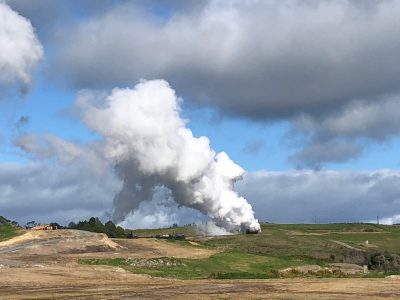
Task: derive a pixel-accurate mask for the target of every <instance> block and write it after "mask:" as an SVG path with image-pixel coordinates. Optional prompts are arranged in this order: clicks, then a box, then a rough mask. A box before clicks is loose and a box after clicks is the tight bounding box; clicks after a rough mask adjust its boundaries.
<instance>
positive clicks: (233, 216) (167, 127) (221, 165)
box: [77, 80, 260, 231]
mask: <svg viewBox="0 0 400 300" xmlns="http://www.w3.org/2000/svg"><path fill="white" fill-rule="evenodd" d="M180 101H181V100H180V99H178V98H177V96H176V95H175V91H174V90H173V89H171V87H170V86H169V84H168V83H167V82H166V81H164V80H153V81H142V82H141V83H139V84H137V85H136V86H135V87H134V88H133V89H130V88H126V89H120V88H115V89H113V90H112V92H111V94H99V93H95V92H93V91H83V92H81V94H80V96H79V97H78V100H77V105H78V107H79V108H80V109H81V110H82V113H83V120H84V122H85V123H86V124H87V125H88V126H89V127H90V128H91V129H93V130H95V131H96V132H98V133H100V134H101V135H102V136H104V138H105V142H106V148H105V152H106V153H105V155H106V157H107V158H109V159H111V160H112V161H113V162H114V163H115V165H116V170H117V174H118V176H119V177H120V178H121V179H122V180H123V188H122V190H121V191H120V192H119V193H118V194H117V195H116V196H115V198H114V206H115V211H114V219H115V221H117V222H121V221H123V220H124V219H125V218H126V217H127V216H128V214H129V213H130V212H132V211H135V209H137V208H138V207H139V205H140V203H141V202H142V201H149V200H151V199H152V197H153V194H154V192H155V191H156V190H157V188H158V187H160V186H161V187H166V188H168V189H169V190H170V191H171V193H172V196H173V198H174V200H175V201H176V202H177V203H178V204H179V205H183V206H186V207H189V208H194V209H196V210H198V211H200V212H202V213H203V214H205V215H207V216H208V217H209V218H210V220H211V221H212V222H214V223H215V224H216V225H217V226H219V227H223V228H225V229H226V230H228V231H245V230H259V229H260V225H259V223H258V221H257V220H256V219H255V218H254V212H253V210H252V207H251V205H250V204H249V203H248V202H247V201H246V199H244V198H243V197H240V196H238V194H237V193H236V192H235V191H233V184H234V183H235V181H237V180H239V179H241V178H242V175H243V172H244V171H243V169H242V168H241V167H240V166H238V165H237V164H235V163H234V162H233V161H232V160H231V159H230V158H229V157H228V155H227V154H226V153H224V152H221V153H218V154H217V153H215V152H214V151H213V150H212V149H211V148H210V143H209V140H208V138H207V137H204V136H202V137H199V138H196V137H194V136H193V134H192V131H191V130H190V129H189V128H187V127H186V121H185V120H183V119H182V118H181V117H180V115H179V112H180V105H179V102H180Z"/></svg>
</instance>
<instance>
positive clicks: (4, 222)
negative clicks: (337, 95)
mask: <svg viewBox="0 0 400 300" xmlns="http://www.w3.org/2000/svg"><path fill="white" fill-rule="evenodd" d="M18 232H19V229H18V228H17V227H16V226H15V225H14V222H12V221H10V220H8V219H6V218H4V217H2V216H0V242H1V241H4V240H7V239H11V238H13V237H14V236H17V235H18Z"/></svg>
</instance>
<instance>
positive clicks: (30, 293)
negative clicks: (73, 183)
mask: <svg viewBox="0 0 400 300" xmlns="http://www.w3.org/2000/svg"><path fill="white" fill-rule="evenodd" d="M0 277H1V279H2V280H1V288H0V298H1V299H311V300H315V299H393V300H394V299H400V291H399V288H398V287H399V285H400V279H276V280H234V281H233V280H219V281H217V280H185V281H183V280H170V279H160V278H150V277H147V276H142V275H135V274H130V273H127V272H125V271H124V270H121V269H119V268H109V267H88V266H79V267H78V266H77V267H61V266H53V267H42V268H31V269H30V270H27V269H22V268H12V269H6V270H0Z"/></svg>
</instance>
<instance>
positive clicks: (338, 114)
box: [0, 0, 400, 226]
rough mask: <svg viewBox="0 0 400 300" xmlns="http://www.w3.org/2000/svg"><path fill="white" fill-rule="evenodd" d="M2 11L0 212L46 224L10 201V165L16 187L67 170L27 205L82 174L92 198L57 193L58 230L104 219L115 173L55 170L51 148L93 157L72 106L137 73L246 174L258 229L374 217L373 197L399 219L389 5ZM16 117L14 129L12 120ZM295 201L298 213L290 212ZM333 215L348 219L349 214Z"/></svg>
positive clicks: (245, 189) (399, 71)
mask: <svg viewBox="0 0 400 300" xmlns="http://www.w3.org/2000/svg"><path fill="white" fill-rule="evenodd" d="M2 3H3V2H2ZM0 5H1V6H0V7H1V9H3V10H4V11H6V12H7V13H8V14H9V15H10V19H9V20H10V21H9V23H8V24H7V23H4V22H3V23H2V22H0V26H3V27H4V28H7V26H12V28H13V30H15V32H14V33H13V34H12V35H8V36H4V39H3V40H4V41H5V42H4V45H0V46H1V47H2V48H1V49H3V50H4V51H10V52H8V55H3V56H1V55H0V67H2V68H3V69H4V70H5V71H4V72H3V77H2V76H0V97H1V98H0V117H1V121H0V175H2V176H3V177H1V176H0V179H1V178H2V179H1V180H3V181H0V196H1V195H2V196H3V199H5V200H3V202H1V203H0V214H1V210H3V211H5V212H8V213H9V214H10V216H11V217H13V218H16V219H19V220H26V219H29V218H37V219H40V218H44V216H43V214H42V212H40V211H37V212H34V213H31V212H30V211H29V209H27V210H26V211H22V210H21V209H20V207H21V205H22V206H23V203H24V202H23V201H24V200H23V199H22V198H21V200H20V201H21V203H19V204H18V205H17V204H15V205H14V204H13V202H14V201H13V200H12V199H13V198H12V197H13V195H14V194H13V193H14V192H16V191H17V186H19V185H22V184H23V183H22V182H21V181H18V180H17V179H16V178H18V176H16V177H15V178H14V179H12V180H11V177H10V176H8V175H7V172H9V169H8V168H9V166H10V165H13V166H15V168H16V170H15V172H17V173H18V172H20V173H18V174H20V177H21V178H25V177H24V176H28V175H27V174H28V173H29V172H28V170H30V169H29V168H34V167H33V166H35V167H38V166H40V167H41V169H43V170H45V169H46V168H50V169H49V170H51V172H55V173H54V174H53V173H52V174H53V175H51V176H57V175H56V174H62V173H63V172H67V173H69V174H71V179H68V182H64V181H63V180H62V178H60V180H56V182H57V184H55V183H54V184H55V185H54V186H46V184H45V182H46V180H45V178H46V176H50V175H46V174H38V175H37V177H35V178H31V180H32V181H35V180H37V182H38V183H37V184H36V186H35V187H32V189H34V190H32V191H26V193H27V194H29V195H33V198H34V199H36V200H38V201H42V200H41V199H42V198H41V197H45V196H43V190H47V189H50V190H51V191H52V193H53V194H51V195H50V194H49V195H47V196H46V197H48V198H51V197H56V198H57V197H59V195H60V194H62V193H63V192H65V190H66V189H67V188H66V187H68V189H69V190H71V191H73V190H80V189H81V188H82V189H83V187H82V186H81V185H80V182H85V183H87V182H90V176H94V177H95V178H96V179H95V180H94V183H93V190H92V193H93V195H92V197H89V198H91V199H87V198H85V199H83V198H80V197H81V196H79V195H76V194H73V193H72V192H71V193H72V194H68V195H69V196H68V197H77V199H80V200H77V201H78V202H79V203H85V205H83V207H78V208H77V207H76V203H75V202H74V201H72V202H71V203H70V200H69V198H68V197H67V196H62V197H61V196H60V198H59V200H58V201H59V203H60V205H55V206H54V211H53V213H52V216H54V218H56V219H57V218H59V219H58V220H60V221H63V220H64V219H66V218H67V217H60V216H61V215H62V213H61V210H65V209H67V211H70V212H71V215H73V217H74V218H86V217H90V216H91V215H94V214H96V215H103V216H105V215H110V214H112V210H113V204H112V201H113V197H114V195H115V193H116V189H118V188H117V187H118V184H120V180H119V179H118V178H116V175H115V172H114V171H113V170H110V171H109V172H110V173H112V176H114V177H112V179H109V178H108V177H107V180H109V181H108V185H103V186H101V185H102V184H101V183H99V182H102V180H105V178H102V177H101V176H100V175H98V174H97V173H96V174H97V175H93V174H92V173H90V172H92V171H90V170H89V171H88V170H87V169H85V168H86V167H87V166H86V167H85V163H84V162H83V161H84V160H85V158H84V157H83V156H82V157H79V158H74V159H75V160H74V163H72V162H71V161H69V162H68V163H65V161H63V157H62V153H64V152H65V151H66V150H65V149H60V148H57V147H61V146H59V145H61V144H62V145H64V146H62V147H66V146H65V145H66V144H63V143H64V142H65V143H70V144H68V145H70V146H68V147H70V148H71V149H72V148H73V149H75V150H74V151H75V152H74V153H81V152H82V153H84V152H87V153H89V152H96V151H97V152H101V151H102V149H101V147H99V146H98V145H99V144H98V142H99V141H102V140H103V138H104V137H103V136H102V135H101V134H99V133H98V132H94V131H92V130H91V129H89V128H88V127H87V126H86V125H85V123H84V122H83V120H82V115H81V114H80V113H79V110H78V109H77V107H76V105H75V102H76V99H77V97H78V95H79V92H80V91H81V90H86V89H88V90H91V91H103V92H106V93H110V90H111V89H112V88H114V87H130V88H133V87H134V86H135V85H136V84H137V83H138V82H139V81H140V80H141V79H143V78H144V79H147V80H152V79H164V80H166V81H168V82H169V84H170V85H171V88H172V89H174V90H175V91H176V94H177V95H178V96H180V97H182V98H183V100H184V102H183V104H182V105H181V106H182V107H181V108H182V111H181V116H182V117H183V118H185V119H188V120H190V121H189V123H188V127H189V128H190V129H191V130H192V131H193V133H194V136H196V137H199V136H206V137H208V138H209V140H210V143H211V147H212V148H213V149H214V150H215V151H216V152H221V151H224V152H226V153H228V155H229V156H230V158H231V159H232V160H233V161H235V162H236V163H237V164H239V165H240V166H242V167H243V168H244V169H245V170H246V172H247V175H246V176H247V177H246V176H245V180H244V182H243V183H241V184H239V185H238V188H237V190H238V191H239V192H240V193H243V195H244V196H245V197H246V198H248V201H249V203H250V204H252V205H253V207H256V208H257V209H256V211H255V213H256V216H257V217H258V218H259V219H262V220H264V219H265V220H267V219H269V218H272V217H273V218H275V219H274V221H277V222H279V221H281V222H298V221H299V220H308V219H310V216H312V215H318V214H319V215H320V216H321V220H322V219H323V217H322V216H324V215H325V216H327V215H330V216H329V218H328V217H325V219H326V221H328V220H329V221H332V220H334V221H343V220H344V217H343V216H344V215H345V214H344V213H343V212H342V207H341V205H343V201H345V202H346V201H347V202H346V206H348V207H354V208H358V207H361V208H360V209H361V211H360V212H359V213H357V214H356V213H354V215H353V216H354V220H356V221H363V220H372V219H374V218H375V217H376V216H374V214H375V212H372V211H371V210H369V209H368V208H367V206H370V205H378V206H379V205H381V204H382V203H385V204H384V205H383V204H382V205H383V206H384V208H382V212H381V213H380V214H382V218H384V219H385V218H386V219H385V220H387V222H388V223H390V222H394V221H395V220H398V218H399V216H400V191H399V190H398V188H397V186H400V185H397V183H400V172H399V167H400V160H399V152H400V151H399V150H400V85H399V78H400V63H398V59H397V58H398V53H399V51H400V46H399V45H400V39H399V36H398V34H397V32H395V31H393V28H398V26H400V24H399V23H400V21H399V20H398V17H397V16H398V13H399V12H400V5H399V4H398V3H397V2H396V1H390V0H389V1H382V2H375V1H366V2H354V1H326V0H321V1H315V3H310V2H309V1H302V0H296V1H275V0H271V1H257V0H254V1H246V2H240V1H218V0H215V1H212V0H210V1H208V0H207V1H185V2H183V1H174V0H168V1H163V2H160V1H135V2H132V1H123V0H121V1H108V0H101V1H96V2H94V1H67V0H65V1H57V2H55V1H50V0H44V1H41V2H40V4H38V3H35V4H33V3H31V2H30V1H21V0H9V1H5V2H4V3H3V4H0ZM49 11H51V12H52V13H51V14H49V13H48V12H49ZM12 22H15V23H12ZM3 34H4V33H3ZM16 42H18V43H19V44H18V43H16ZM10 45H17V46H15V47H16V48H15V49H13V48H12V47H13V46H10ZM18 45H20V46H18ZM24 45H28V47H25V46H24ZM14 54H15V55H14ZM21 90H25V92H22V93H21V92H20V91H21ZM21 118H25V119H26V120H28V121H27V122H20V123H19V120H21ZM55 141H57V142H55ZM60 141H62V142H60ZM57 145H58V146H57ZM96 145H97V146H96ZM96 147H97V148H96ZM76 149H85V150H82V151H81V150H76ZM63 151H64V152H63ZM60 153H61V154H60ZM64 155H65V153H64ZM74 155H75V154H74ZM53 167H54V168H60V169H51V168H53ZM13 168H14V167H13ZM24 168H26V169H24ZM38 168H39V167H38ZM39 169H40V168H39ZM61 170H62V171H61ZM83 170H85V171H83ZM86 171H87V172H88V173H87V174H86V173H85V172H86ZM1 172H3V174H1ZM4 172H5V173H4ZM93 172H95V171H93ZM310 172H311V173H310ZM29 174H30V173H29ZM72 174H77V175H72ZM78 174H85V176H88V177H89V178H85V179H83V178H80V177H79V175H78ZM310 174H312V175H310ZM29 176H31V175H29ZM29 176H28V178H30V177H29ZM82 176H83V175H82ZM96 176H100V177H96ZM107 176H108V175H107ZM72 178H75V179H76V181H74V180H72ZM344 179H346V183H347V182H349V183H351V182H352V180H354V182H353V184H352V185H351V184H349V185H348V187H347V188H346V190H345V191H346V193H347V194H346V193H344V191H342V190H340V186H341V182H342V180H344ZM21 180H22V179H21ZM297 180H298V182H297ZM287 182H297V185H295V190H294V191H293V193H292V192H291V193H289V192H287V193H286V194H285V193H283V195H279V194H278V193H277V192H276V191H279V190H280V189H282V188H284V187H285V186H286V185H287ZM326 182H328V183H330V182H331V183H332V186H333V187H337V189H339V190H340V191H339V190H338V191H337V193H338V194H341V193H344V194H343V195H342V197H343V199H342V200H340V201H339V200H338V202H336V203H334V201H333V200H329V202H330V203H329V205H327V202H325V201H324V197H322V195H321V193H320V190H319V186H318V185H319V184H324V183H326ZM271 183H274V185H273V186H272V185H271ZM41 184H43V186H40V185H41ZM106 186H107V190H106V191H104V190H103V188H105V187H106ZM266 187H268V189H267V190H265V188H266ZM385 187H386V188H385ZM378 191H379V193H378ZM332 193H333V194H335V191H333V192H332ZM99 194H101V196H99ZM55 195H58V196H55ZM268 195H271V196H270V197H269V196H268ZM305 197H309V198H310V199H311V200H309V199H307V200H306V199H305ZM96 198H101V199H102V200H101V201H100V203H101V204H99V205H96V203H97V202H96V201H97V200H96ZM363 198H366V199H367V200H365V203H364V204H363V202H362V200H361V199H363ZM43 201H44V200H43ZM293 201H295V203H296V205H297V204H299V205H301V204H302V203H304V205H307V206H308V207H309V211H304V212H303V214H304V215H303V216H298V215H297V214H299V213H300V212H299V210H297V212H296V210H295V208H294V207H295V206H296V205H292V206H290V203H293ZM327 201H328V200H327ZM67 203H70V204H68V205H67ZM388 203H389V204H388ZM2 205H3V206H2ZM77 210H78V211H79V213H76V211H77ZM272 210H282V211H285V210H287V213H286V214H284V213H282V215H276V214H275V213H274V212H273V211H272ZM143 211H146V212H148V211H149V209H148V208H143ZM143 211H142V212H141V213H140V214H139V213H138V215H143ZM187 214H188V212H187V211H185V212H181V215H180V214H179V212H178V213H177V214H176V215H174V218H175V219H174V220H171V222H172V221H174V222H175V221H179V220H180V218H181V219H182V220H183V219H184V220H187V219H188V216H187ZM332 214H333V215H332ZM349 215H352V214H351V213H350V214H349ZM155 219H156V220H157V218H155ZM189 219H190V216H189ZM346 219H351V217H348V214H347V213H346ZM157 225H160V224H159V223H157V221H155V223H154V226H157ZM161 225H162V224H161ZM133 226H134V225H133Z"/></svg>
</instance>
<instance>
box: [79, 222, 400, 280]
mask: <svg viewBox="0 0 400 300" xmlns="http://www.w3.org/2000/svg"><path fill="white" fill-rule="evenodd" d="M174 232H175V233H178V232H179V233H184V234H186V235H187V236H194V237H193V238H191V239H193V240H194V241H196V243H197V244H198V245H196V246H193V245H191V244H190V243H188V242H187V241H175V240H169V241H170V242H171V243H179V244H180V245H182V246H185V247H206V248H209V249H216V250H219V251H220V253H218V254H215V255H213V256H211V257H209V258H206V259H182V260H179V264H177V265H175V263H174V264H173V263H171V264H170V265H165V262H164V263H163V264H158V265H157V264H155V265H151V266H143V265H141V264H139V265H137V264H136V263H135V262H132V261H130V260H129V259H103V260H84V261H82V263H85V264H101V265H115V266H121V267H123V268H125V269H127V270H129V271H132V272H134V273H144V274H149V275H152V276H161V277H175V278H182V279H189V278H219V279H225V278H275V277H277V276H279V275H278V272H277V271H278V270H281V269H283V268H287V267H294V266H299V265H304V264H318V265H320V266H327V265H329V264H330V263H337V262H345V263H354V264H358V265H363V264H367V263H368V259H370V257H371V256H373V255H375V254H377V253H391V254H399V253H400V227H395V226H385V225H374V224H326V225H324V224H322V225H321V224H316V225H314V224H311V225H303V224H293V225H276V224H263V225H262V232H261V233H259V234H250V235H246V234H240V235H229V236H218V237H199V236H196V232H195V228H194V227H184V228H169V229H155V230H135V231H134V233H136V234H139V235H145V236H151V235H156V234H168V233H174ZM366 241H368V243H367V242H366ZM165 259H168V258H164V260H165ZM150 263H151V262H150ZM391 268H392V269H390V270H386V271H388V272H389V271H390V272H391V273H390V274H393V273H394V274H398V272H399V271H400V268H399V269H396V266H395V265H394V266H391ZM387 274H389V273H387ZM325 275H327V274H325ZM384 275H385V273H382V272H381V273H380V272H378V271H372V273H370V274H368V275H365V276H368V277H379V276H384ZM328 276H343V274H336V275H329V274H328ZM357 276H361V275H357Z"/></svg>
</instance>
